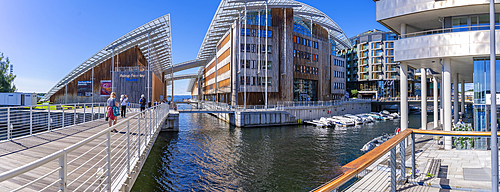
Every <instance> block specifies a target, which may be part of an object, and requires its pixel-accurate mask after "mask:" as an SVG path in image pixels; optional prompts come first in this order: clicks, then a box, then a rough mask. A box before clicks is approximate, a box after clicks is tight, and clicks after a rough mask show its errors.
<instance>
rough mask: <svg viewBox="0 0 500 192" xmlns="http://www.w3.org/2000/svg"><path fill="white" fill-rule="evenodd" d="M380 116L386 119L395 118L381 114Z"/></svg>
mask: <svg viewBox="0 0 500 192" xmlns="http://www.w3.org/2000/svg"><path fill="white" fill-rule="evenodd" d="M380 116H382V117H384V118H385V119H389V120H394V117H392V115H386V114H382V113H380Z"/></svg>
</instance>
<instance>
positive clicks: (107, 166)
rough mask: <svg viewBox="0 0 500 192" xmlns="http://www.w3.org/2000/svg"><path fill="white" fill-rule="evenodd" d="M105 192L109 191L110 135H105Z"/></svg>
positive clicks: (108, 133)
mask: <svg viewBox="0 0 500 192" xmlns="http://www.w3.org/2000/svg"><path fill="white" fill-rule="evenodd" d="M106 177H107V178H106V190H107V191H111V134H110V131H108V132H107V133H106Z"/></svg>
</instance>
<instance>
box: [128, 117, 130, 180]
mask: <svg viewBox="0 0 500 192" xmlns="http://www.w3.org/2000/svg"><path fill="white" fill-rule="evenodd" d="M127 173H128V175H130V120H129V121H127Z"/></svg>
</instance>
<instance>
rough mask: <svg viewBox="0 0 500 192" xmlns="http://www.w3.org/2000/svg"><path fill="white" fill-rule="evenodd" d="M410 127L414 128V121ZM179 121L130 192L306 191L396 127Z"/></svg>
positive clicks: (203, 117) (194, 117) (202, 117)
mask: <svg viewBox="0 0 500 192" xmlns="http://www.w3.org/2000/svg"><path fill="white" fill-rule="evenodd" d="M431 119H433V118H432V116H429V117H428V120H431ZM409 120H410V125H409V127H419V125H420V117H419V116H410V118H409ZM180 121H181V123H180V132H178V133H161V134H160V135H159V136H158V138H157V141H156V143H155V145H154V147H153V150H152V152H151V153H150V155H149V157H148V159H147V161H146V164H145V165H144V168H143V169H142V171H141V173H140V176H139V178H138V179H137V181H136V183H135V185H134V187H133V189H132V191H309V190H311V189H313V188H315V187H317V186H319V185H321V184H323V183H325V182H327V181H329V180H330V179H332V178H334V177H335V176H336V175H337V174H338V173H339V170H338V169H339V168H340V167H341V166H342V165H344V164H346V163H348V162H350V161H352V160H354V159H356V158H357V157H359V156H361V155H362V152H361V151H360V150H359V149H360V148H361V147H362V146H363V145H364V144H365V143H366V142H368V141H369V140H371V139H373V138H374V137H377V136H380V135H381V134H383V133H393V132H394V130H395V128H396V127H399V120H394V121H386V122H377V123H370V124H366V125H361V126H356V127H348V128H336V129H331V128H317V127H314V126H305V125H299V126H283V127H264V128H243V129H241V128H235V127H232V126H229V125H228V124H227V123H225V122H223V121H220V120H217V119H216V118H214V117H212V116H210V115H207V114H181V115H180Z"/></svg>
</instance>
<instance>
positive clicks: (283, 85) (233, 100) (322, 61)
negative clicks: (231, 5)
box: [191, 8, 345, 105]
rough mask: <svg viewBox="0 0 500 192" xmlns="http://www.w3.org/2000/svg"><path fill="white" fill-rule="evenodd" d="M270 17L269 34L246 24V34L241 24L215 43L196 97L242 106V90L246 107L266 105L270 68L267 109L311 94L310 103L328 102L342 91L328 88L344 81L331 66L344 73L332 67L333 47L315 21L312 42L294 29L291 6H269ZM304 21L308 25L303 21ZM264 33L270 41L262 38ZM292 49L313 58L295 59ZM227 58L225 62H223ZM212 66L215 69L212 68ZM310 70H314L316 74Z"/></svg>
mask: <svg viewBox="0 0 500 192" xmlns="http://www.w3.org/2000/svg"><path fill="white" fill-rule="evenodd" d="M285 12H286V16H285ZM270 15H271V18H270V20H271V25H270V26H268V27H267V30H268V32H265V30H266V26H258V25H247V26H246V29H247V31H244V25H241V26H238V24H237V23H234V24H233V25H232V26H231V28H230V30H229V31H228V33H226V34H225V35H224V36H223V37H222V38H221V39H220V40H219V42H218V44H217V51H216V57H214V58H213V60H212V61H210V62H209V63H208V65H207V66H206V67H205V69H204V70H203V79H202V80H201V84H198V87H201V88H202V89H203V92H202V95H198V96H197V97H198V98H199V99H202V100H210V101H218V102H225V103H230V104H231V105H244V103H245V90H246V105H264V103H265V97H266V95H265V84H266V83H265V74H266V69H265V66H266V65H268V66H269V68H268V71H267V74H268V82H269V84H268V86H269V87H268V95H267V97H268V104H269V105H273V104H276V103H278V102H280V101H294V100H295V101H304V97H303V95H307V97H309V95H313V97H312V98H313V100H312V101H314V100H322V101H328V100H332V99H334V98H337V96H338V95H340V93H341V92H345V91H336V90H332V88H334V87H337V86H333V85H332V83H333V82H335V83H339V81H345V78H344V79H342V80H339V79H338V78H337V77H334V76H333V72H334V71H332V70H333V69H334V68H335V70H337V71H340V70H342V69H337V68H339V67H336V66H335V67H334V66H333V65H332V64H331V59H332V44H331V43H330V40H329V33H328V31H327V30H326V29H325V28H323V27H322V26H320V25H318V24H314V23H313V27H312V33H313V37H312V38H311V36H310V35H309V34H304V32H300V31H299V30H300V29H298V30H297V31H296V30H294V12H293V9H292V8H286V9H285V8H272V9H271V10H270ZM261 17H264V15H261ZM285 17H286V19H285ZM304 22H305V23H308V22H307V20H304ZM285 26H286V29H285ZM307 28H309V27H307ZM264 32H265V33H264ZM264 34H265V35H264ZM266 35H267V37H268V38H265V37H264V36H266ZM296 37H300V38H302V39H306V40H308V41H310V42H314V46H313V45H312V43H310V44H299V43H297V41H296V39H295V38H296ZM245 39H246V40H245ZM265 39H267V41H268V48H269V51H268V53H266V52H265V45H266V42H265ZM245 42H246V45H244V44H245ZM227 44H229V47H228V46H227ZM241 46H244V48H241ZM296 51H300V52H301V54H302V55H304V53H306V54H310V55H311V57H309V58H303V57H297V56H296V55H295V53H296ZM266 55H267V61H268V63H267V64H266V63H265V60H266V59H265V58H266ZM228 57H230V62H229V63H227V60H226V58H228ZM335 58H336V59H338V58H337V57H335ZM216 66H217V67H216ZM297 66H301V67H304V68H305V67H307V72H304V71H305V70H302V71H297ZM214 67H216V69H217V70H213V69H212V68H214ZM344 68H345V67H344ZM310 69H314V72H311V70H310ZM335 72H336V71H335ZM245 74H246V75H245ZM245 82H246V84H245ZM297 82H299V83H297ZM311 82H312V83H311ZM311 84H312V86H311ZM297 85H300V86H302V87H314V88H313V89H310V88H308V89H309V90H307V91H303V90H302V89H305V88H301V89H300V90H299V89H297ZM335 85H337V84H335ZM245 87H246V89H245ZM194 90H195V88H193V90H192V92H191V93H192V94H193V95H197V93H196V92H194ZM297 90H299V91H297ZM344 90H345V89H344ZM304 92H307V93H304ZM336 94H337V95H336ZM297 95H300V97H301V98H298V96H297Z"/></svg>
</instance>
